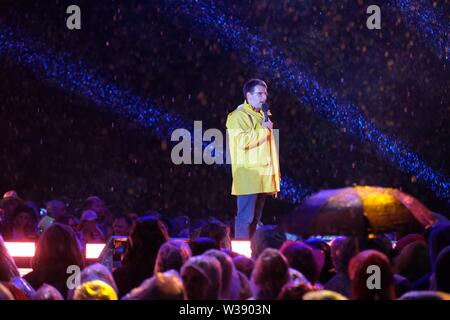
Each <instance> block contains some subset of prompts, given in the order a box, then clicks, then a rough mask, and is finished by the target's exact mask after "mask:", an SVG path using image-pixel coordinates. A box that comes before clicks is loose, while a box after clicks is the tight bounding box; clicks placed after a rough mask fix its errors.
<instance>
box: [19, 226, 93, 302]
mask: <svg viewBox="0 0 450 320" xmlns="http://www.w3.org/2000/svg"><path fill="white" fill-rule="evenodd" d="M31 265H32V268H33V271H31V272H30V273H28V274H26V275H25V276H24V278H25V280H27V281H28V282H29V283H30V284H31V286H32V287H33V288H34V289H38V288H40V287H41V286H42V285H43V284H44V283H46V284H49V285H51V286H53V287H55V288H56V289H57V290H58V291H59V292H60V293H61V294H62V296H63V297H67V291H68V286H67V283H68V281H70V279H68V278H69V277H70V276H71V275H72V274H70V272H69V273H68V271H70V270H72V272H73V269H69V267H71V268H74V267H75V268H77V269H79V270H80V271H81V270H82V269H83V268H84V259H83V255H82V253H81V250H80V247H79V243H78V240H77V237H76V235H75V233H74V232H73V230H72V229H71V228H70V227H68V226H65V225H62V224H59V223H54V224H52V225H51V226H50V227H48V228H47V229H46V230H45V231H44V233H43V234H42V235H41V237H40V238H39V240H38V242H37V245H36V252H35V255H34V257H33V259H32V262H31Z"/></svg>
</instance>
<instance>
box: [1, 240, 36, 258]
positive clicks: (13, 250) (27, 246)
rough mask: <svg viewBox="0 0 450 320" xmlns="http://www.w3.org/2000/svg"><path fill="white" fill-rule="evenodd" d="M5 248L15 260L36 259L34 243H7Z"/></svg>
mask: <svg viewBox="0 0 450 320" xmlns="http://www.w3.org/2000/svg"><path fill="white" fill-rule="evenodd" d="M5 247H6V249H7V250H8V252H9V254H10V255H11V257H13V258H30V257H34V253H35V251H36V244H35V243H34V242H5Z"/></svg>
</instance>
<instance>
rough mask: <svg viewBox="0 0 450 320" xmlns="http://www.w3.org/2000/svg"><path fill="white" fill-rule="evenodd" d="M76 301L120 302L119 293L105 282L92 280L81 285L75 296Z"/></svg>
mask: <svg viewBox="0 0 450 320" xmlns="http://www.w3.org/2000/svg"><path fill="white" fill-rule="evenodd" d="M73 299H74V300H118V298H117V293H116V292H115V291H114V289H113V288H112V287H111V286H110V285H109V284H107V283H106V282H104V281H101V280H92V281H87V282H85V283H82V284H81V285H79V286H78V287H77V288H76V289H75V292H74V294H73Z"/></svg>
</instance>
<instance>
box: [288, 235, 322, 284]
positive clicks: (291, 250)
mask: <svg viewBox="0 0 450 320" xmlns="http://www.w3.org/2000/svg"><path fill="white" fill-rule="evenodd" d="M280 252H281V253H282V254H283V255H284V256H285V257H286V259H287V261H288V265H289V267H291V268H293V269H295V270H298V271H300V272H301V273H302V274H303V275H304V276H305V277H306V278H307V279H308V280H309V281H310V282H311V283H312V284H315V283H316V282H317V281H318V280H319V266H318V264H317V260H316V257H315V255H314V251H313V249H312V248H311V247H310V246H308V245H307V244H305V243H302V242H299V241H286V242H285V243H284V244H283V245H282V246H281V249H280Z"/></svg>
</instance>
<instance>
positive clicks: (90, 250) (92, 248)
mask: <svg viewBox="0 0 450 320" xmlns="http://www.w3.org/2000/svg"><path fill="white" fill-rule="evenodd" d="M104 248H105V244H104V243H87V244H86V259H97V258H98V257H99V256H100V254H101V253H102V251H103V249H104Z"/></svg>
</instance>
